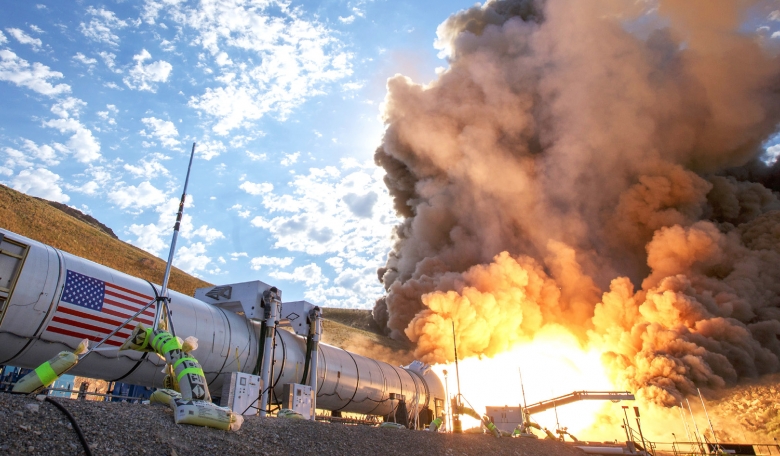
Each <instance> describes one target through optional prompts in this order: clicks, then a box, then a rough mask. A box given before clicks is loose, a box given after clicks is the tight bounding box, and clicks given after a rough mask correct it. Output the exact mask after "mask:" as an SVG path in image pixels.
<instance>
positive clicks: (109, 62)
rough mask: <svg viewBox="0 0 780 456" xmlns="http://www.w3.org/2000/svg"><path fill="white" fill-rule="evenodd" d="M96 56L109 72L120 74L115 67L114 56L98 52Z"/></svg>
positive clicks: (109, 53)
mask: <svg viewBox="0 0 780 456" xmlns="http://www.w3.org/2000/svg"><path fill="white" fill-rule="evenodd" d="M98 55H99V56H100V58H101V59H103V63H105V64H106V66H107V67H108V69H109V70H111V71H113V72H114V73H121V72H122V70H121V69H119V68H117V67H116V54H114V53H112V52H106V51H100V52H99V53H98Z"/></svg>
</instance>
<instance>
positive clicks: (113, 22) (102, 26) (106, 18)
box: [79, 6, 127, 46]
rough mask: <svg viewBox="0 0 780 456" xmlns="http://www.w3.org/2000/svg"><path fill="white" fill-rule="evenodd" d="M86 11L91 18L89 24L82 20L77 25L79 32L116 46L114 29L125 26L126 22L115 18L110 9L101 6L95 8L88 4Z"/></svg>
mask: <svg viewBox="0 0 780 456" xmlns="http://www.w3.org/2000/svg"><path fill="white" fill-rule="evenodd" d="M87 13H88V14H90V15H92V19H91V20H90V21H89V24H86V23H84V22H82V23H81V24H80V25H79V29H80V30H81V33H83V34H84V36H86V37H87V38H89V39H91V40H94V41H98V42H101V43H106V44H109V45H111V46H117V45H118V44H119V37H118V36H117V35H116V34H115V33H114V31H115V30H117V29H122V28H124V27H127V22H125V21H123V20H121V19H119V18H117V17H116V15H115V14H114V13H113V12H112V11H109V10H106V9H103V8H100V9H96V8H94V7H92V6H90V7H88V8H87Z"/></svg>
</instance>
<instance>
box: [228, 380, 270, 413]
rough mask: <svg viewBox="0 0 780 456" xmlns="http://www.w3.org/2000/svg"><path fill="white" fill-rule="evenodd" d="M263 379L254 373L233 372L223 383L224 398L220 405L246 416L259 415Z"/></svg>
mask: <svg viewBox="0 0 780 456" xmlns="http://www.w3.org/2000/svg"><path fill="white" fill-rule="evenodd" d="M262 390H263V380H262V379H261V378H260V377H259V376H257V375H252V374H245V373H243V372H231V373H230V378H229V379H225V383H223V384H222V398H221V400H220V402H219V405H220V406H222V407H230V410H233V411H234V412H235V413H239V414H242V415H244V416H252V415H257V412H258V411H259V408H258V407H259V404H260V392H261V391H262Z"/></svg>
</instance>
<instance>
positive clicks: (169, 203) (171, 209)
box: [128, 197, 192, 255]
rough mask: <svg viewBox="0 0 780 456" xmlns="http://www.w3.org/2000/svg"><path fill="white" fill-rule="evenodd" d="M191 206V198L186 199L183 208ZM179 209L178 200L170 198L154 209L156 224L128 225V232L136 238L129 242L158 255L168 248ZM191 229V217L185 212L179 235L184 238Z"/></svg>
mask: <svg viewBox="0 0 780 456" xmlns="http://www.w3.org/2000/svg"><path fill="white" fill-rule="evenodd" d="M191 206H192V198H187V202H186V203H185V205H184V207H185V208H188V207H191ZM178 207H179V199H178V198H176V197H170V198H168V199H167V200H165V202H164V203H163V204H160V205H158V206H156V207H154V211H155V212H157V214H158V218H157V222H156V223H149V224H134V225H130V227H129V228H128V231H129V232H130V233H131V234H134V235H135V236H136V238H135V239H134V240H132V241H131V242H132V243H133V245H136V246H138V247H140V248H142V249H144V250H146V251H147V252H149V253H151V254H153V255H160V252H162V251H163V250H164V249H167V248H168V247H169V244H168V242H169V241H170V236H171V227H173V225H174V222H175V221H176V213H177V211H178ZM191 228H192V216H191V215H189V214H188V213H187V212H185V213H184V216H183V217H182V220H181V228H180V233H181V235H182V237H184V235H185V233H188V232H189V231H190V230H191Z"/></svg>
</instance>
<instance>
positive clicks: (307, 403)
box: [282, 383, 314, 420]
mask: <svg viewBox="0 0 780 456" xmlns="http://www.w3.org/2000/svg"><path fill="white" fill-rule="evenodd" d="M313 405H314V392H313V391H312V389H311V386H309V385H301V384H299V383H287V384H286V385H284V396H283V397H282V407H283V408H286V409H290V410H293V411H296V412H298V413H300V414H301V415H303V417H304V418H306V419H307V420H310V419H312V417H313V416H314V408H313Z"/></svg>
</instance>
